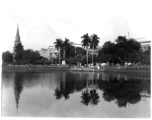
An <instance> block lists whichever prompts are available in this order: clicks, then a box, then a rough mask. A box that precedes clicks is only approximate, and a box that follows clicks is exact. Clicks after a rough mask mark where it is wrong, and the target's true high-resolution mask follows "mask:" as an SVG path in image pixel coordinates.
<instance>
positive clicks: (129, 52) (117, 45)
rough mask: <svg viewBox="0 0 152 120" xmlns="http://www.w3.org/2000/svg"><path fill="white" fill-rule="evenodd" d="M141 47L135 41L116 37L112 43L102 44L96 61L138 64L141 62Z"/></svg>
mask: <svg viewBox="0 0 152 120" xmlns="http://www.w3.org/2000/svg"><path fill="white" fill-rule="evenodd" d="M140 48H141V45H140V43H139V42H137V41H136V40H135V39H132V38H131V39H126V37H125V36H118V38H117V39H116V40H115V42H114V43H112V42H111V41H108V42H106V43H104V45H103V47H102V49H101V50H100V51H99V54H98V61H104V62H106V61H109V62H111V63H112V62H113V63H115V64H116V63H121V64H124V62H125V61H127V62H139V61H141V60H142V52H141V50H140Z"/></svg>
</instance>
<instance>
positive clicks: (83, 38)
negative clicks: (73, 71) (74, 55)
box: [81, 33, 91, 66]
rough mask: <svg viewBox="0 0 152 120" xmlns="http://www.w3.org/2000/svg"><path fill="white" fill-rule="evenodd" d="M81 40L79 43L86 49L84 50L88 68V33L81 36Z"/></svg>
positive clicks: (89, 41)
mask: <svg viewBox="0 0 152 120" xmlns="http://www.w3.org/2000/svg"><path fill="white" fill-rule="evenodd" d="M81 38H82V41H81V43H82V46H83V47H84V48H86V50H87V66H88V47H89V46H90V43H91V40H90V37H89V35H88V33H86V34H85V35H83V36H82V37H81Z"/></svg>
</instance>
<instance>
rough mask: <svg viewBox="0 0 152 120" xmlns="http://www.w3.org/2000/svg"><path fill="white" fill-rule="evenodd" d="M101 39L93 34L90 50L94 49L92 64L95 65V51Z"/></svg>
mask: <svg viewBox="0 0 152 120" xmlns="http://www.w3.org/2000/svg"><path fill="white" fill-rule="evenodd" d="M99 39H100V38H99V37H98V35H96V34H93V35H92V36H91V43H90V48H91V49H92V64H93V54H94V49H96V48H97V46H98V43H99Z"/></svg>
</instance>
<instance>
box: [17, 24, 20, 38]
mask: <svg viewBox="0 0 152 120" xmlns="http://www.w3.org/2000/svg"><path fill="white" fill-rule="evenodd" d="M16 36H20V34H19V23H17V33H16Z"/></svg>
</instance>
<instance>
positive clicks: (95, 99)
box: [90, 89, 100, 105]
mask: <svg viewBox="0 0 152 120" xmlns="http://www.w3.org/2000/svg"><path fill="white" fill-rule="evenodd" d="M90 96H91V104H92V105H97V104H98V102H99V101H100V100H99V98H100V97H99V95H98V93H97V92H96V90H95V89H94V90H91V91H90Z"/></svg>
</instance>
